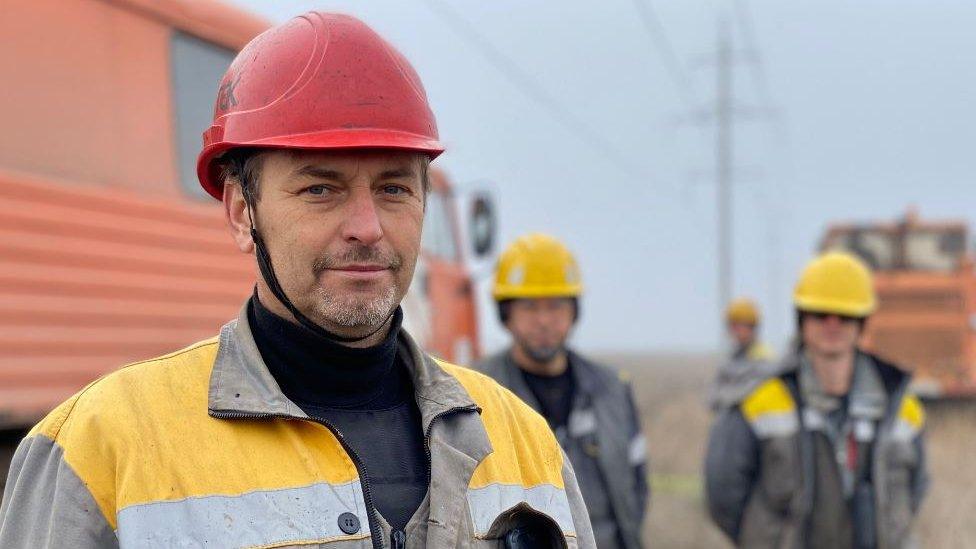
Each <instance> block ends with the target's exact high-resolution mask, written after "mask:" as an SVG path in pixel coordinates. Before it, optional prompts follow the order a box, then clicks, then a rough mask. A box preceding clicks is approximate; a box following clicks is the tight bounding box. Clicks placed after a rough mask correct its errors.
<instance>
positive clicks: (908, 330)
mask: <svg viewBox="0 0 976 549" xmlns="http://www.w3.org/2000/svg"><path fill="white" fill-rule="evenodd" d="M820 247H821V249H823V250H833V249H843V250H847V251H850V252H853V253H856V254H857V255H859V256H860V257H861V258H863V259H864V260H865V261H866V262H867V263H868V264H869V265H871V267H872V268H873V269H874V271H875V285H876V287H877V291H878V298H879V308H878V311H877V313H875V314H874V315H873V316H872V317H871V320H870V321H869V322H868V324H867V330H866V332H865V336H864V342H863V343H864V345H865V347H866V348H868V349H870V350H872V351H874V352H876V353H878V354H879V355H881V356H883V357H887V358H889V359H890V360H892V361H894V362H895V363H897V364H901V365H904V366H906V367H909V368H911V369H912V370H914V381H913V383H914V384H915V390H916V391H918V393H919V394H920V395H922V396H926V397H930V398H935V397H958V396H974V395H976V324H974V320H976V273H974V272H973V256H972V253H971V251H970V250H971V248H970V245H969V234H968V228H967V225H966V223H965V222H963V221H942V222H927V221H922V220H920V219H919V217H918V215H917V214H916V213H914V212H912V211H909V213H908V214H906V215H905V217H904V218H903V219H901V220H900V221H897V222H894V223H859V224H838V225H833V226H831V227H830V228H829V229H828V231H827V234H826V235H825V237H824V239H823V241H822V242H821V246H820Z"/></svg>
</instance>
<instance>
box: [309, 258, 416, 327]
mask: <svg viewBox="0 0 976 549" xmlns="http://www.w3.org/2000/svg"><path fill="white" fill-rule="evenodd" d="M353 262H369V263H377V264H381V265H385V266H387V267H388V268H389V269H390V270H391V271H392V272H393V274H394V278H395V277H396V273H398V272H399V271H400V269H401V268H402V267H403V258H402V257H400V256H399V255H398V254H396V253H395V252H386V253H384V252H383V251H381V250H379V249H377V248H372V247H367V246H359V247H354V248H351V249H349V250H346V251H345V252H342V253H339V254H328V255H326V256H324V257H322V258H320V259H319V260H318V261H316V262H315V264H314V265H313V271H314V272H315V274H316V276H319V275H321V273H322V272H323V271H325V270H326V269H328V268H331V267H337V266H340V265H343V264H349V263H353ZM398 296H399V297H402V293H401V292H398V287H397V283H396V282H395V281H394V282H393V283H392V284H390V285H389V286H387V287H385V288H383V289H381V290H379V292H378V293H376V294H365V295H363V294H357V293H356V292H344V291H340V290H337V289H335V288H324V287H319V288H316V290H315V309H316V312H317V313H318V314H319V316H320V318H322V319H324V320H325V321H326V322H328V323H330V324H332V325H334V326H341V327H343V328H369V329H373V328H378V327H380V326H381V325H382V324H383V323H385V322H386V321H387V320H389V319H390V317H391V316H392V315H393V311H394V310H395V309H396V307H397V305H399V304H400V303H399V298H398Z"/></svg>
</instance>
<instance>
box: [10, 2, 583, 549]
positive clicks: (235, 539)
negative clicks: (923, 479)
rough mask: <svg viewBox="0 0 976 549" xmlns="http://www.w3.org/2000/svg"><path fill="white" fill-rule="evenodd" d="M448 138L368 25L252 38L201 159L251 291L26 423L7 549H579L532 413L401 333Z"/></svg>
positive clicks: (574, 497)
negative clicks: (213, 320)
mask: <svg viewBox="0 0 976 549" xmlns="http://www.w3.org/2000/svg"><path fill="white" fill-rule="evenodd" d="M442 150H443V147H442V145H441V144H440V142H439V141H438V136H437V128H436V124H435V121H434V117H433V115H432V113H431V111H430V108H429V106H428V104H427V98H426V94H425V92H424V89H423V86H422V85H421V83H420V80H419V78H418V77H417V75H416V73H415V72H414V71H413V69H412V68H411V66H410V64H409V63H408V62H407V61H406V59H404V58H403V57H402V56H401V55H400V54H399V53H398V52H397V51H396V50H395V49H393V47H391V46H390V45H389V44H388V43H386V42H385V41H384V40H383V39H382V38H381V37H379V36H378V35H377V34H375V33H374V32H373V31H372V30H371V29H369V28H368V27H366V26H365V25H364V24H363V23H361V22H360V21H358V20H356V19H354V18H352V17H347V16H340V15H332V14H324V13H314V12H313V13H309V14H306V15H304V16H301V17H297V18H295V19H292V20H291V21H289V22H287V23H284V24H282V25H280V26H278V27H275V28H273V29H271V30H269V31H267V32H265V33H263V34H262V35H260V36H259V37H257V38H255V39H254V40H253V41H252V42H251V43H250V44H249V45H248V46H247V47H245V48H244V50H243V51H242V52H241V53H240V54H239V55H238V56H237V58H236V59H235V60H234V62H233V64H232V65H231V67H230V69H229V70H228V71H227V74H226V75H225V76H224V78H223V80H222V82H221V84H220V88H219V92H218V96H217V101H216V107H215V112H214V122H213V125H212V126H211V127H210V128H209V129H208V130H207V131H206V132H205V133H204V147H203V151H202V152H201V154H200V158H199V161H198V173H199V178H200V182H201V184H202V185H203V187H204V188H205V189H206V190H207V191H208V192H209V193H210V194H211V195H213V196H214V197H216V198H218V199H220V200H222V201H223V203H224V209H225V213H226V218H227V221H228V224H229V226H230V229H231V233H232V235H233V237H234V240H235V242H236V244H237V246H238V247H239V248H240V249H241V251H242V252H245V253H254V255H255V257H256V262H257V265H258V268H259V271H260V273H261V276H260V277H259V278H258V280H257V284H256V286H255V292H254V295H253V296H252V297H251V298H250V299H249V300H248V301H247V303H245V305H244V307H243V308H242V311H241V313H240V316H239V318H238V319H236V320H234V321H231V322H230V323H228V324H227V325H226V326H224V327H223V328H222V329H221V331H220V334H219V335H218V336H216V337H214V338H212V339H209V340H206V341H202V342H200V343H197V344H195V345H192V346H190V347H188V348H186V349H183V350H180V351H177V352H175V353H172V354H169V355H166V356H164V357H160V358H156V359H152V360H148V361H144V362H139V363H136V364H132V365H129V366H127V367H125V368H123V369H122V370H120V371H118V372H115V373H113V374H111V375H109V376H106V377H104V378H102V379H101V380H99V381H96V382H95V383H93V384H92V385H90V386H89V387H87V388H86V389H85V390H83V391H82V392H80V393H79V394H77V395H75V396H74V397H72V398H71V399H70V400H68V401H67V402H65V403H64V404H63V405H61V406H59V407H58V408H57V409H56V410H55V411H54V412H52V413H51V414H50V415H49V416H48V417H47V418H45V419H44V420H43V421H42V422H41V423H40V424H38V425H37V426H36V427H35V428H34V429H33V430H32V431H31V432H30V433H29V434H28V436H27V438H26V439H25V440H24V441H23V442H22V443H21V445H20V447H19V449H18V450H17V454H16V456H15V457H14V460H13V463H12V466H11V473H10V480H9V481H8V483H7V487H6V492H5V493H4V498H3V504H2V507H0V546H2V547H4V548H5V549H6V548H28V547H29V548H38V547H45V548H55V547H57V548H61V547H73V548H88V547H191V546H192V547H203V546H206V547H293V546H302V547H306V546H309V547H310V546H315V547H335V548H365V547H374V548H379V547H418V548H419V547H482V546H484V547H489V546H490V547H497V546H506V547H550V546H551V547H556V546H567V547H587V548H590V547H595V544H594V542H593V534H592V531H591V528H590V524H589V521H588V518H587V513H586V509H585V508H584V506H583V502H582V499H581V496H580V492H579V487H578V485H577V482H576V478H575V476H574V474H573V471H572V468H571V466H570V464H569V462H568V460H566V458H565V456H564V455H563V454H562V452H561V451H560V449H559V445H558V444H557V442H556V440H555V438H554V437H553V435H552V434H551V433H550V431H549V428H548V425H547V424H546V422H545V420H544V419H542V417H541V416H539V415H538V414H536V413H535V412H533V411H532V410H531V409H530V408H529V407H528V406H527V405H525V404H524V403H522V402H521V401H519V400H518V399H517V398H516V397H514V396H513V395H512V394H511V393H509V392H507V391H505V390H504V389H502V388H500V387H499V386H498V385H497V384H496V383H495V382H493V381H491V380H489V379H488V378H487V377H485V376H483V375H481V374H478V373H475V372H473V371H471V370H467V369H463V368H459V367H457V366H453V365H450V364H446V363H443V362H439V361H435V360H434V359H432V358H431V357H430V356H428V355H427V354H425V353H424V352H423V351H421V350H420V349H419V348H418V347H417V345H416V344H415V343H414V341H413V340H412V339H411V337H410V335H409V334H407V333H406V332H405V331H404V330H402V329H401V327H400V324H401V320H402V313H401V310H400V307H399V303H400V300H401V299H402V298H403V296H404V294H405V292H406V291H407V287H408V286H409V284H410V280H411V278H412V276H413V270H414V265H415V263H416V259H417V255H418V252H419V248H420V235H421V229H422V226H423V219H424V205H425V199H426V193H427V186H428V185H427V167H428V163H429V162H430V161H431V160H432V159H433V158H435V157H436V156H437V155H438V154H440V153H441V152H442Z"/></svg>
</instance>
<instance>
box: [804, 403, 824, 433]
mask: <svg viewBox="0 0 976 549" xmlns="http://www.w3.org/2000/svg"><path fill="white" fill-rule="evenodd" d="M803 423H804V424H805V425H806V426H807V429H809V430H811V431H826V430H827V418H825V417H824V415H823V414H822V413H820V410H816V409H814V408H804V409H803Z"/></svg>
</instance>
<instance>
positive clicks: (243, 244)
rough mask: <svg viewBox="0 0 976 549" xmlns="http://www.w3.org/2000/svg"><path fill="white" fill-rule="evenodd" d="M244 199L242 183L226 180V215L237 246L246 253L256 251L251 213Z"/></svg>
mask: <svg viewBox="0 0 976 549" xmlns="http://www.w3.org/2000/svg"><path fill="white" fill-rule="evenodd" d="M251 213H252V212H248V209H247V201H246V200H244V192H243V189H241V185H240V183H238V182H237V181H236V180H233V179H227V180H225V182H224V217H225V219H226V220H227V226H228V227H230V232H231V234H232V235H233V236H234V242H236V243H237V248H238V249H239V250H240V251H241V252H243V253H246V254H252V253H254V241H253V240H252V239H251V215H250V214H251Z"/></svg>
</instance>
